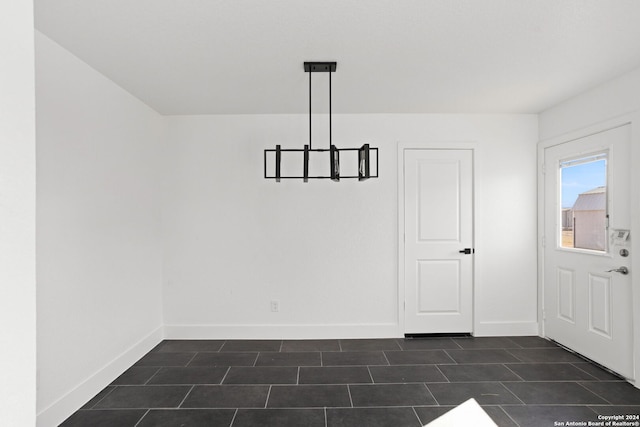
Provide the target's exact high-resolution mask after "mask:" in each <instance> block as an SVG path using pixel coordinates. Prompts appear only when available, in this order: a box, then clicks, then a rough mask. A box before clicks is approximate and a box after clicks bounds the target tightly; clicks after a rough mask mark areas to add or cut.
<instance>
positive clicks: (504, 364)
mask: <svg viewBox="0 0 640 427" xmlns="http://www.w3.org/2000/svg"><path fill="white" fill-rule="evenodd" d="M502 366H504V367H505V368H507V369H508V370H509V371H511V372H513V374H514V375H515V376H516V377H518V378H520V380H521V381H523V382H527V380H525V379H524V378H522V377H521V376H520V375H518V373H517V372H516V371H514V370H513V369H511V368H510V367H508V366H507V364H506V363H503V364H502ZM510 382H511V381H510Z"/></svg>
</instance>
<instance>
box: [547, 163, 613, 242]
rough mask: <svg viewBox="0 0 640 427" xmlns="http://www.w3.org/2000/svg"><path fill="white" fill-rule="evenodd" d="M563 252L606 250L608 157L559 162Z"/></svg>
mask: <svg viewBox="0 0 640 427" xmlns="http://www.w3.org/2000/svg"><path fill="white" fill-rule="evenodd" d="M560 200H561V205H560V206H561V212H559V215H560V218H561V221H560V223H561V227H559V233H560V236H559V239H558V240H559V242H560V246H561V247H563V248H573V249H587V250H593V251H600V252H604V251H606V250H607V218H608V215H607V153H597V154H593V155H589V156H586V157H580V158H573V159H568V160H564V161H561V162H560Z"/></svg>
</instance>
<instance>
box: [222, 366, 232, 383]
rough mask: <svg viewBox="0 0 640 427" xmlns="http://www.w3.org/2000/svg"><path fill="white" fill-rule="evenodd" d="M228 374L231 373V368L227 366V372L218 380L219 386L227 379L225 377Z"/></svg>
mask: <svg viewBox="0 0 640 427" xmlns="http://www.w3.org/2000/svg"><path fill="white" fill-rule="evenodd" d="M229 372H231V366H229V367H228V368H227V372H225V373H224V376H223V377H222V379H221V380H220V385H222V384H223V383H224V380H226V379H227V375H229Z"/></svg>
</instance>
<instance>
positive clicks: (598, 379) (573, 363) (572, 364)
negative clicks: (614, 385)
mask: <svg viewBox="0 0 640 427" xmlns="http://www.w3.org/2000/svg"><path fill="white" fill-rule="evenodd" d="M576 363H577V362H569V364H570V365H571V366H573V367H574V368H576V369H579V370H581V371H582V372H584V373H585V374H587V375H589V376H590V377H592V378H595V380H596V381H598V382H602V381H604V380H601V379H600V378H597V377H595V376H594V375H591V374H590V373H589V372H587V371H585V370H584V369H582V368H581V367H580V366H576ZM589 365H590V366H593V365H591V364H589Z"/></svg>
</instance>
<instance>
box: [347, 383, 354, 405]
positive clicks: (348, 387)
mask: <svg viewBox="0 0 640 427" xmlns="http://www.w3.org/2000/svg"><path fill="white" fill-rule="evenodd" d="M347 392H348V393H349V402H351V407H352V408H353V398H352V397H351V386H350V385H349V384H347Z"/></svg>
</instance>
